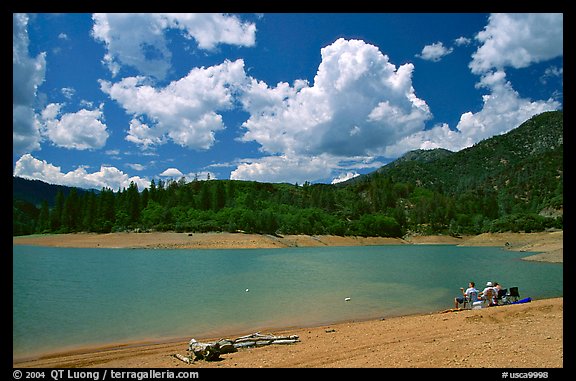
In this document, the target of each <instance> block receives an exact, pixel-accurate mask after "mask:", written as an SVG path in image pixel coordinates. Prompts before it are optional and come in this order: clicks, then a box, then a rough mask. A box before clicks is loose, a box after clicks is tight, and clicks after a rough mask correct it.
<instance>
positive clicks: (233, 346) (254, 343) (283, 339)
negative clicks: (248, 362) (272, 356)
mask: <svg viewBox="0 0 576 381" xmlns="http://www.w3.org/2000/svg"><path fill="white" fill-rule="evenodd" d="M297 341H300V339H299V338H298V336H297V335H290V336H274V335H270V334H267V335H262V334H261V333H260V332H256V333H252V334H250V335H246V336H241V337H238V338H236V339H233V340H230V339H220V340H218V341H215V342H210V343H201V342H199V341H196V339H191V340H190V343H189V344H188V352H189V355H188V357H185V356H182V355H178V354H176V355H174V356H175V357H176V358H178V359H179V360H182V361H184V362H186V363H188V364H189V363H190V362H193V361H196V360H206V361H216V360H218V359H219V358H220V355H222V354H226V353H233V352H237V351H238V348H249V347H260V346H264V345H270V344H292V343H295V342H297ZM186 360H188V361H186Z"/></svg>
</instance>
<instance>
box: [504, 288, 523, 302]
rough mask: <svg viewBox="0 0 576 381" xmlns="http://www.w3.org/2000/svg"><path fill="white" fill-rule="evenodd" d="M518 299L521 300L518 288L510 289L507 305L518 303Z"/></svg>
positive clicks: (507, 295)
mask: <svg viewBox="0 0 576 381" xmlns="http://www.w3.org/2000/svg"><path fill="white" fill-rule="evenodd" d="M518 299H520V293H519V292H518V287H510V289H508V293H507V294H506V303H511V302H516V301H517V300H518Z"/></svg>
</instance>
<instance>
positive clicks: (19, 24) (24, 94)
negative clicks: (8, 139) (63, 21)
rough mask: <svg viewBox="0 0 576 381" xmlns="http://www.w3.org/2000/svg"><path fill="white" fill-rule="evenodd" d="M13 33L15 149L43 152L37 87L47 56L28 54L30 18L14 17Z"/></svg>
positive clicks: (13, 133) (18, 15) (13, 125)
mask: <svg viewBox="0 0 576 381" xmlns="http://www.w3.org/2000/svg"><path fill="white" fill-rule="evenodd" d="M12 18H13V29H12V127H13V129H12V139H13V142H12V146H13V149H14V152H16V153H23V152H29V151H32V150H36V149H39V148H40V140H41V136H40V132H39V125H38V123H37V121H36V115H35V112H34V102H35V99H36V92H37V89H38V86H40V84H42V82H44V75H45V70H46V53H40V54H38V55H37V56H36V57H30V55H29V53H28V45H29V40H28V31H27V26H28V16H27V15H24V14H14V15H13V16H12Z"/></svg>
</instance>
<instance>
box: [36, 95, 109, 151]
mask: <svg viewBox="0 0 576 381" xmlns="http://www.w3.org/2000/svg"><path fill="white" fill-rule="evenodd" d="M61 107H62V105H61V104H59V103H50V104H49V105H48V106H46V108H45V109H44V110H43V111H42V117H41V124H42V134H43V135H45V136H46V137H47V138H48V139H50V141H51V142H52V143H54V144H55V145H57V146H59V147H64V148H69V149H78V150H85V149H96V148H102V147H104V145H105V144H106V140H107V139H108V136H109V135H108V132H107V131H106V125H105V124H104V123H102V120H103V119H104V114H103V113H102V110H101V109H95V110H86V109H81V110H79V111H77V112H74V113H66V114H63V115H60V114H61V112H60V110H61Z"/></svg>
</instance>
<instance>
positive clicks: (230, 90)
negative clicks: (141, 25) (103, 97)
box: [100, 59, 246, 150]
mask: <svg viewBox="0 0 576 381" xmlns="http://www.w3.org/2000/svg"><path fill="white" fill-rule="evenodd" d="M245 81H246V74H245V72H244V61H243V60H241V59H239V60H236V61H234V62H231V61H225V62H224V63H222V64H220V65H216V66H210V67H208V68H204V67H202V68H194V69H192V70H191V71H190V72H189V73H188V75H186V76H185V77H183V78H181V79H179V80H176V81H173V82H171V83H170V84H169V85H168V86H166V87H164V88H159V89H157V88H155V87H153V86H151V85H150V84H148V83H147V80H146V78H144V77H128V78H124V79H122V80H121V81H120V82H117V83H110V82H108V81H100V85H101V89H102V91H104V92H105V93H107V94H108V95H109V96H110V98H112V99H114V100H116V101H117V102H118V103H120V104H121V105H122V107H124V109H125V110H126V111H127V112H128V113H131V114H133V116H134V118H133V119H132V121H131V123H130V129H129V132H128V136H127V138H126V140H128V141H131V142H133V143H136V144H139V145H141V146H143V147H144V148H147V147H148V146H153V145H158V144H163V143H165V142H167V141H168V140H171V141H173V142H174V143H176V144H179V145H181V146H183V147H187V148H191V149H198V150H203V149H209V148H210V147H211V146H212V145H213V144H214V142H215V132H216V131H219V130H222V129H224V123H223V120H222V115H220V114H218V113H217V111H218V110H227V109H230V108H231V107H233V104H234V93H235V92H236V91H237V89H238V88H240V87H241V86H243V84H244V83H245ZM143 119H148V121H149V122H148V123H146V122H145V120H143Z"/></svg>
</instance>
